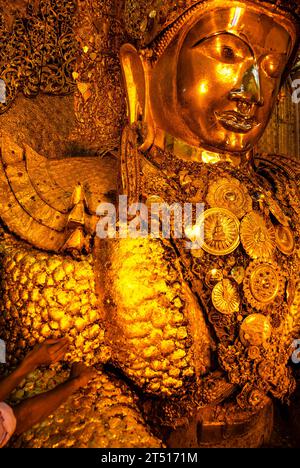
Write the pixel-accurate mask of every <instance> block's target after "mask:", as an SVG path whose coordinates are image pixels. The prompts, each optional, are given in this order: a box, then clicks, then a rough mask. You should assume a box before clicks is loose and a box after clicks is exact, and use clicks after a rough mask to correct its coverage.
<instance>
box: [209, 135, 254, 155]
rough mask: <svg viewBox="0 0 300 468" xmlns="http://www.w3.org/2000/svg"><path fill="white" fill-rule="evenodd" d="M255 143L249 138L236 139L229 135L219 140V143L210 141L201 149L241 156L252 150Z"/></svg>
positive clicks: (235, 136)
mask: <svg viewBox="0 0 300 468" xmlns="http://www.w3.org/2000/svg"><path fill="white" fill-rule="evenodd" d="M255 143H256V142H254V141H253V140H252V139H249V138H240V136H239V138H238V139H237V135H236V134H231V135H228V136H227V137H226V139H220V141H219V142H218V141H216V140H215V141H212V142H209V143H206V144H205V143H204V144H202V147H203V148H204V149H206V150H207V151H212V152H216V153H217V152H221V153H232V154H241V153H247V152H249V151H251V150H252V149H253V147H254V146H255Z"/></svg>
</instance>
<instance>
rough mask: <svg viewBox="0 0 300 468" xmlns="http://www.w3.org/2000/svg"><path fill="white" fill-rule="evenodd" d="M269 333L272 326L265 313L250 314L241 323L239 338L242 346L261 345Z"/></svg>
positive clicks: (269, 335)
mask: <svg viewBox="0 0 300 468" xmlns="http://www.w3.org/2000/svg"><path fill="white" fill-rule="evenodd" d="M271 334H272V326H271V324H270V321H269V319H268V317H266V316H265V315H262V314H251V315H249V316H248V317H246V318H245V320H244V321H243V323H242V324H241V328H240V340H241V342H242V343H243V345H244V346H261V345H262V344H264V343H266V342H267V341H268V339H269V338H270V337H271Z"/></svg>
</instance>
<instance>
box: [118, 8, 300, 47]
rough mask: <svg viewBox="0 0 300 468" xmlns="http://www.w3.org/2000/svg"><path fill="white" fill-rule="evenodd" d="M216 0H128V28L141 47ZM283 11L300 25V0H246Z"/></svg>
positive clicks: (276, 11)
mask: <svg viewBox="0 0 300 468" xmlns="http://www.w3.org/2000/svg"><path fill="white" fill-rule="evenodd" d="M212 1H213V0H125V12H124V13H125V14H124V18H125V23H126V30H127V32H128V33H129V35H130V36H131V38H133V39H135V41H136V42H137V45H139V46H140V47H145V46H148V45H149V44H150V43H151V42H152V41H154V40H157V39H160V38H162V36H163V35H164V33H169V35H171V34H172V32H173V33H175V34H176V32H177V31H178V29H179V28H180V26H182V24H184V22H185V21H186V20H187V19H189V18H190V16H191V15H193V14H194V13H195V10H198V9H199V10H200V9H203V10H204V11H205V9H206V8H207V4H209V3H211V2H212ZM242 3H246V4H249V5H251V4H256V5H259V6H261V7H266V8H268V9H269V10H270V9H271V10H273V12H274V14H276V13H277V14H283V15H285V16H287V17H289V18H290V19H291V20H292V21H293V22H295V23H297V24H298V25H299V26H300V1H299V0H291V1H290V0H242Z"/></svg>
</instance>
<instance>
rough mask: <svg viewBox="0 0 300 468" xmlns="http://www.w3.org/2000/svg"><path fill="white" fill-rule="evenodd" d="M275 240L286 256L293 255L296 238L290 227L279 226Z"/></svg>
mask: <svg viewBox="0 0 300 468" xmlns="http://www.w3.org/2000/svg"><path fill="white" fill-rule="evenodd" d="M275 240H276V245H277V248H278V249H279V250H280V252H282V253H283V254H284V255H292V253H293V252H294V250H295V238H294V234H293V232H292V230H291V229H290V228H289V227H286V226H282V225H281V224H279V225H278V226H276V227H275Z"/></svg>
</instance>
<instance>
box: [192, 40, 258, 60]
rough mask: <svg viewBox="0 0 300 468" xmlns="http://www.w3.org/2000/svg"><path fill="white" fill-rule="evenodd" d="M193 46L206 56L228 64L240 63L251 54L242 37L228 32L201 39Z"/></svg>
mask: <svg viewBox="0 0 300 468" xmlns="http://www.w3.org/2000/svg"><path fill="white" fill-rule="evenodd" d="M193 48H194V49H197V50H198V51H199V53H201V54H203V55H206V56H207V57H210V58H212V59H215V60H217V61H218V62H223V63H228V64H236V63H240V62H242V61H244V60H247V59H248V58H249V57H251V55H252V53H251V50H250V48H249V46H248V45H247V44H246V43H245V42H244V41H243V40H242V39H240V38H239V37H238V36H235V35H234V34H229V33H220V34H216V35H215V36H211V37H208V38H205V39H202V40H200V41H198V42H196V44H194V46H193Z"/></svg>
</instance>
